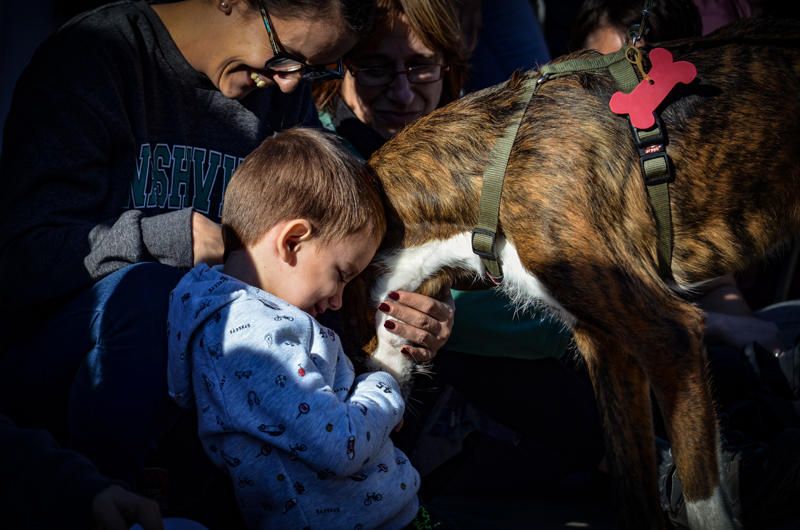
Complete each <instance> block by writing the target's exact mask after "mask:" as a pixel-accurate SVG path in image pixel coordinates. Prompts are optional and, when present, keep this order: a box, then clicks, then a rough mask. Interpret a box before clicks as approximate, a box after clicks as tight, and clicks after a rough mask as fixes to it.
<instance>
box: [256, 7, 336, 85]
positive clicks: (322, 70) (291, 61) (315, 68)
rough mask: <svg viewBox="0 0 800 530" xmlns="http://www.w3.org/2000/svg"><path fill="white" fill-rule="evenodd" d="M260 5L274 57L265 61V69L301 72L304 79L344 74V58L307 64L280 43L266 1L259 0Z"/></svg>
mask: <svg viewBox="0 0 800 530" xmlns="http://www.w3.org/2000/svg"><path fill="white" fill-rule="evenodd" d="M258 7H259V9H260V10H261V19H262V20H263V21H264V27H265V28H266V30H267V35H269V43H270V46H272V58H271V59H269V60H268V61H267V62H266V63H264V70H269V71H272V72H275V73H278V74H299V75H300V77H302V78H303V79H308V80H321V79H331V78H335V79H339V78H341V77H342V76H343V74H344V68H343V66H342V60H341V59H338V60H337V61H336V62H335V63H331V64H325V65H311V64H306V62H305V60H304V59H303V58H301V57H298V56H297V55H293V54H291V53H289V52H287V51H286V50H284V49H283V47H282V46H281V45H280V41H279V40H278V35H277V34H276V33H275V30H274V29H272V24H270V19H269V13H267V8H266V6H264V2H263V1H261V0H259V2H258Z"/></svg>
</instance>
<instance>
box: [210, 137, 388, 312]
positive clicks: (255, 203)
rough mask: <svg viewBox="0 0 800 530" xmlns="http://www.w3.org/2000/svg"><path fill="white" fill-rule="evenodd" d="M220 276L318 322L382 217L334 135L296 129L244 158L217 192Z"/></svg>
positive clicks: (361, 173)
mask: <svg viewBox="0 0 800 530" xmlns="http://www.w3.org/2000/svg"><path fill="white" fill-rule="evenodd" d="M222 228H223V238H224V240H225V255H226V262H225V271H226V273H229V274H231V275H233V276H237V277H239V278H240V279H242V280H244V281H246V282H248V283H252V284H253V285H256V286H257V287H260V288H262V289H263V290H265V291H268V292H270V293H272V294H274V295H276V296H278V297H280V298H283V299H284V300H286V301H287V302H289V303H291V304H293V305H296V306H298V307H300V308H301V309H303V310H305V311H307V312H309V313H311V314H312V315H315V316H316V315H318V314H320V313H322V312H323V311H325V310H327V309H334V310H335V309H339V307H340V306H341V297H342V290H343V289H344V286H345V284H346V283H347V282H348V281H350V280H351V279H352V278H353V277H355V276H357V275H358V274H359V273H360V272H361V271H362V270H363V269H364V268H365V267H366V266H367V264H369V262H370V261H371V259H372V257H373V255H374V254H375V250H376V249H377V247H378V245H379V243H380V241H381V239H382V238H383V235H384V232H385V231H386V217H385V213H384V208H383V202H382V200H381V195H380V193H379V191H378V184H377V181H376V179H375V177H374V175H373V173H372V171H371V170H370V169H369V168H368V166H367V165H366V164H364V163H363V162H362V161H361V160H359V159H358V158H357V157H356V156H355V155H353V154H352V153H351V152H350V151H349V150H348V149H347V148H346V147H345V146H344V145H343V144H342V142H341V141H340V140H338V139H337V138H336V137H335V136H334V135H332V134H329V133H326V132H323V131H319V130H316V129H303V128H296V129H290V130H288V131H285V132H282V133H279V134H277V135H275V136H273V137H271V138H268V139H266V140H264V142H263V143H262V144H261V145H260V146H259V147H257V148H256V149H255V150H254V151H253V152H252V153H251V154H250V155H248V156H247V158H245V160H244V162H242V164H241V165H240V166H239V168H238V169H237V170H236V173H235V174H234V176H233V178H232V179H231V182H230V184H229V185H228V188H227V190H226V192H225V202H224V206H223V213H222Z"/></svg>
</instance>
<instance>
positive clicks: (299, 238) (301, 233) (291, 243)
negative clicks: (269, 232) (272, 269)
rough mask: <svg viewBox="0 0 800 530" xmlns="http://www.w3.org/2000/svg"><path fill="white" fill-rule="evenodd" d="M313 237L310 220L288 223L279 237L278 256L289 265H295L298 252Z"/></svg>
mask: <svg viewBox="0 0 800 530" xmlns="http://www.w3.org/2000/svg"><path fill="white" fill-rule="evenodd" d="M312 236H313V227H312V226H311V222H309V221H308V219H292V220H291V221H286V222H285V223H284V226H283V229H281V231H280V235H279V236H278V255H279V256H280V258H281V259H282V260H283V261H285V262H286V263H288V264H289V265H294V264H295V262H296V260H297V252H298V251H299V250H300V249H301V247H302V246H303V244H304V243H306V242H308V241H309V240H310V239H311V238H312Z"/></svg>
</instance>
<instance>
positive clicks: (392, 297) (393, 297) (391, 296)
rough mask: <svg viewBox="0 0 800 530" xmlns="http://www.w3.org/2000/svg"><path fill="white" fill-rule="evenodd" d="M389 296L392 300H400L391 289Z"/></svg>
mask: <svg viewBox="0 0 800 530" xmlns="http://www.w3.org/2000/svg"><path fill="white" fill-rule="evenodd" d="M389 298H391V299H392V300H400V295H399V294H397V293H396V292H394V291H392V292H391V293H389Z"/></svg>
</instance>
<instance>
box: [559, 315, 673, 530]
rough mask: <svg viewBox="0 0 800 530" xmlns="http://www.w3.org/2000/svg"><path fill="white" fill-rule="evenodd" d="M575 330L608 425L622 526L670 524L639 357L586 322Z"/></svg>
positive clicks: (609, 453)
mask: <svg viewBox="0 0 800 530" xmlns="http://www.w3.org/2000/svg"><path fill="white" fill-rule="evenodd" d="M573 333H574V337H575V343H576V345H577V346H578V349H579V350H580V351H581V354H582V355H583V357H584V359H585V361H586V364H587V367H588V370H589V375H590V377H591V380H592V385H593V387H594V392H595V396H596V398H597V406H598V410H599V412H600V414H601V416H602V419H603V424H604V427H605V428H604V430H603V432H604V435H605V443H606V459H607V461H608V464H609V467H610V470H611V474H612V476H613V478H614V485H615V491H616V497H617V499H616V500H617V506H618V509H619V519H620V526H621V527H622V528H625V529H639V528H666V519H665V517H664V514H663V512H662V510H661V508H660V506H659V503H658V489H657V485H656V459H655V449H654V447H655V438H654V435H653V420H652V411H651V405H650V391H649V387H648V384H647V378H646V376H645V373H644V371H643V370H642V369H641V368H640V367H639V365H638V363H637V360H636V359H635V358H633V357H631V356H630V355H625V354H622V355H621V354H620V353H621V352H620V351H619V350H620V349H619V347H618V343H617V339H616V338H615V337H613V336H612V335H610V334H607V333H605V332H604V331H599V330H595V329H588V328H585V327H584V326H582V325H581V324H580V323H579V324H577V325H576V326H575V328H574V330H573Z"/></svg>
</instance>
